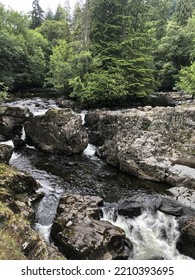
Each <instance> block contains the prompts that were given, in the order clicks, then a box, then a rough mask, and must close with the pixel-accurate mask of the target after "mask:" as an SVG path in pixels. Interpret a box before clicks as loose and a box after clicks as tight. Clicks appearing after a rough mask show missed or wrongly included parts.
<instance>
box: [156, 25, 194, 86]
mask: <svg viewBox="0 0 195 280" xmlns="http://www.w3.org/2000/svg"><path fill="white" fill-rule="evenodd" d="M192 46H193V38H192V36H191V34H190V33H189V32H186V28H185V27H182V26H180V25H179V24H177V23H176V22H175V21H170V22H168V25H167V28H166V35H165V36H164V37H162V39H161V41H160V44H159V45H158V47H157V51H156V53H155V54H156V66H157V69H158V70H159V79H160V82H161V87H162V88H163V89H165V90H171V89H172V88H173V86H174V84H175V80H176V79H177V75H178V73H179V70H180V69H181V67H185V66H188V65H189V63H190V53H191V49H192Z"/></svg>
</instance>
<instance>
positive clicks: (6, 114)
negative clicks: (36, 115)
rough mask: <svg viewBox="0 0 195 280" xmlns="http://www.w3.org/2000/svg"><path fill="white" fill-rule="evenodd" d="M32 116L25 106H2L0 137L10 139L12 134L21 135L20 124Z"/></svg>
mask: <svg viewBox="0 0 195 280" xmlns="http://www.w3.org/2000/svg"><path fill="white" fill-rule="evenodd" d="M31 116H32V113H30V111H29V109H28V108H25V107H23V108H22V107H3V108H2V110H1V112H0V137H1V139H2V140H3V139H4V140H10V139H12V138H13V137H14V136H16V135H19V136H21V131H22V126H23V124H24V123H25V121H26V120H27V119H28V118H29V117H31Z"/></svg>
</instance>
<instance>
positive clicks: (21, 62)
mask: <svg viewBox="0 0 195 280" xmlns="http://www.w3.org/2000/svg"><path fill="white" fill-rule="evenodd" d="M0 13H1V19H0V25H1V34H0V67H1V69H2V70H1V72H0V81H1V82H3V83H4V85H5V86H7V87H9V89H18V88H21V87H27V86H28V87H30V86H41V85H43V83H44V79H45V75H46V57H45V54H46V52H47V49H48V42H47V40H46V39H44V38H43V36H42V35H41V34H40V33H38V32H36V31H35V30H31V29H29V28H28V23H29V21H28V20H27V17H26V16H24V15H22V14H20V13H18V12H15V11H13V10H5V9H1V10H0Z"/></svg>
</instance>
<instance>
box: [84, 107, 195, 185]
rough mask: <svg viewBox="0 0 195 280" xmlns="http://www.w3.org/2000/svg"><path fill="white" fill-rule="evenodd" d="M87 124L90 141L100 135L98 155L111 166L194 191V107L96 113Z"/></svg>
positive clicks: (149, 108) (147, 108) (131, 173)
mask: <svg viewBox="0 0 195 280" xmlns="http://www.w3.org/2000/svg"><path fill="white" fill-rule="evenodd" d="M86 125H87V126H88V130H89V142H93V140H94V138H95V136H96V135H97V136H98V139H100V140H101V141H99V142H98V143H97V144H99V145H101V146H100V147H99V149H98V151H97V152H98V154H99V156H100V157H102V158H104V159H105V160H106V162H107V163H108V164H110V165H113V166H116V167H118V168H119V169H120V170H121V171H123V172H126V173H128V174H130V175H133V176H136V177H139V178H143V179H148V180H152V181H159V182H166V183H168V184H170V185H172V186H174V187H175V186H182V185H183V184H184V183H185V184H186V183H187V181H188V183H189V184H190V185H191V186H192V187H194V188H195V175H194V174H195V172H194V166H195V105H193V104H192V105H191V104H189V105H185V106H177V107H174V108H172V107H166V108H165V107H156V108H152V107H150V106H147V107H144V108H139V109H128V110H119V111H104V110H96V111H94V112H90V113H89V114H88V115H87V117H86ZM108 129H109V131H111V133H109V137H107V134H106V133H105V131H107V130H108ZM184 169H185V170H184Z"/></svg>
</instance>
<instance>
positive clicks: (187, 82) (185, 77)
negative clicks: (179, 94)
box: [176, 62, 195, 97]
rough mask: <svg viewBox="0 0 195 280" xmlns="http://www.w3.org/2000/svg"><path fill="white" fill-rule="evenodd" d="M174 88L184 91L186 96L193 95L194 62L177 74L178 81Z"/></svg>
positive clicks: (194, 92) (194, 82)
mask: <svg viewBox="0 0 195 280" xmlns="http://www.w3.org/2000/svg"><path fill="white" fill-rule="evenodd" d="M176 88H177V89H180V90H182V91H184V92H185V93H187V94H191V95H192V97H194V95H195V62H193V63H192V64H191V65H190V66H189V67H184V68H182V69H181V70H180V72H179V81H178V82H177V84H176Z"/></svg>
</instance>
